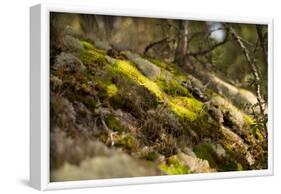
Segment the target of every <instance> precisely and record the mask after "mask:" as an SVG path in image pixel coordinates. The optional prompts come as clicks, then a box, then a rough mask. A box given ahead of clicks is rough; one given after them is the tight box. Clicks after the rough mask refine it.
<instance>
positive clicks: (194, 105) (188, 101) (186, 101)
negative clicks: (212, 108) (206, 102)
mask: <svg viewBox="0 0 281 194" xmlns="http://www.w3.org/2000/svg"><path fill="white" fill-rule="evenodd" d="M171 102H172V103H174V104H176V105H178V106H182V107H185V108H187V109H188V110H190V111H192V112H194V113H197V114H199V113H201V111H202V109H203V103H202V102H200V101H198V100H196V99H195V98H188V97H181V96H178V97H174V98H171Z"/></svg>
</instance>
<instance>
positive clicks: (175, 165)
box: [159, 156, 191, 175]
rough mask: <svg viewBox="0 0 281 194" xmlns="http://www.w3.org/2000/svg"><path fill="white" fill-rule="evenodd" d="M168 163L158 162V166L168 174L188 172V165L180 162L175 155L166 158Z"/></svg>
mask: <svg viewBox="0 0 281 194" xmlns="http://www.w3.org/2000/svg"><path fill="white" fill-rule="evenodd" d="M167 163H168V164H160V165H159V168H160V169H161V170H162V171H164V172H165V173H166V174H169V175H176V174H190V173H191V171H190V170H189V168H188V166H186V165H184V164H182V163H181V162H180V160H179V159H178V158H177V157H176V156H171V157H170V158H168V162H167Z"/></svg>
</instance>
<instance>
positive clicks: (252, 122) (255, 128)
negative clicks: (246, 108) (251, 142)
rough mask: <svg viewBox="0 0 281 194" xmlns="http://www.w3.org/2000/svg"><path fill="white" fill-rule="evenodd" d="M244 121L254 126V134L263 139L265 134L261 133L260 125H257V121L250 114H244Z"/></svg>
mask: <svg viewBox="0 0 281 194" xmlns="http://www.w3.org/2000/svg"><path fill="white" fill-rule="evenodd" d="M244 122H246V123H248V124H249V125H250V126H252V133H253V134H254V136H255V137H256V138H257V139H259V140H263V139H264V138H263V135H262V134H261V132H260V130H259V128H258V127H256V126H255V124H256V123H255V121H254V120H253V119H252V118H251V117H250V116H248V115H244Z"/></svg>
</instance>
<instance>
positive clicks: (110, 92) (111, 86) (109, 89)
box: [106, 84, 118, 97]
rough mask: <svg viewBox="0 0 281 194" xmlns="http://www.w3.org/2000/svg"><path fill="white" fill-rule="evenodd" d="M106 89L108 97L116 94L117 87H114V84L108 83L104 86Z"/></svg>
mask: <svg viewBox="0 0 281 194" xmlns="http://www.w3.org/2000/svg"><path fill="white" fill-rule="evenodd" d="M106 91H107V95H108V97H112V96H115V95H116V94H117V92H118V88H117V87H116V85H115V84H109V85H108V86H107V87H106Z"/></svg>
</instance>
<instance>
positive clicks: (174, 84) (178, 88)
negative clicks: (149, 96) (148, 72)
mask: <svg viewBox="0 0 281 194" xmlns="http://www.w3.org/2000/svg"><path fill="white" fill-rule="evenodd" d="M156 83H157V84H158V86H159V87H160V88H161V89H162V90H163V91H164V92H165V93H167V94H168V95H171V96H191V94H190V92H189V91H188V90H187V89H186V88H185V87H183V86H182V85H180V84H179V82H178V81H177V80H175V79H173V80H167V79H165V78H160V79H158V80H157V82H156Z"/></svg>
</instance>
